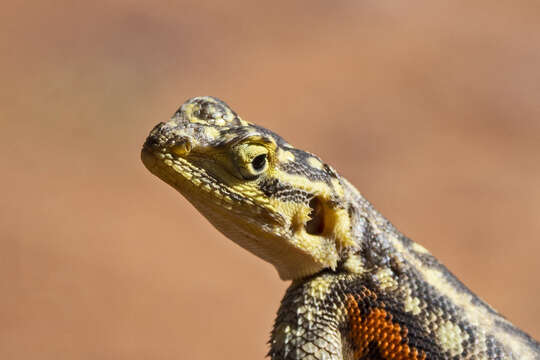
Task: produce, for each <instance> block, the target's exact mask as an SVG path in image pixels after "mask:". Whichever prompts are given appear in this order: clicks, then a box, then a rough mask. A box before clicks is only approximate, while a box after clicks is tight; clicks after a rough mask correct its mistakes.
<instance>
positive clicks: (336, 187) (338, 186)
mask: <svg viewBox="0 0 540 360" xmlns="http://www.w3.org/2000/svg"><path fill="white" fill-rule="evenodd" d="M331 182H332V187H333V188H334V191H335V192H336V195H337V196H339V197H340V198H343V197H345V192H344V191H343V186H341V183H340V182H339V180H338V179H335V178H333V179H332V180H331Z"/></svg>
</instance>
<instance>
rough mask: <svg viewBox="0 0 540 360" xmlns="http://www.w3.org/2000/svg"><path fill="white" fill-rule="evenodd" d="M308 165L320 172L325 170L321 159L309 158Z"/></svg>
mask: <svg viewBox="0 0 540 360" xmlns="http://www.w3.org/2000/svg"><path fill="white" fill-rule="evenodd" d="M307 163H308V164H309V166H311V167H313V168H315V169H319V170H322V169H323V163H322V162H320V161H319V159H316V158H314V157H309V158H308V159H307Z"/></svg>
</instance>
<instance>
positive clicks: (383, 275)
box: [375, 268, 398, 290]
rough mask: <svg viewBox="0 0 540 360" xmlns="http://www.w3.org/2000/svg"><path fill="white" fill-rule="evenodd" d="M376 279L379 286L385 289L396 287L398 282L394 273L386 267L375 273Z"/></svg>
mask: <svg viewBox="0 0 540 360" xmlns="http://www.w3.org/2000/svg"><path fill="white" fill-rule="evenodd" d="M375 277H376V278H377V281H378V282H379V288H380V289H381V290H385V289H388V288H389V289H391V290H392V289H397V287H398V283H397V281H396V279H395V276H394V273H393V272H392V270H390V269H388V268H382V269H380V270H379V271H377V273H376V274H375Z"/></svg>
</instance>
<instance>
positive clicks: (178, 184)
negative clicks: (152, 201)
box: [141, 143, 283, 224]
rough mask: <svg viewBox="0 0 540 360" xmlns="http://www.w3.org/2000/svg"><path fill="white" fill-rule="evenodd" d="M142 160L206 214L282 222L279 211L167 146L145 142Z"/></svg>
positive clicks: (148, 167)
mask: <svg viewBox="0 0 540 360" xmlns="http://www.w3.org/2000/svg"><path fill="white" fill-rule="evenodd" d="M175 152H178V151H175ZM141 160H142V162H143V164H144V165H145V167H146V168H147V169H148V170H149V171H150V172H151V173H152V174H154V175H155V176H157V177H158V178H160V179H161V180H163V181H165V182H166V183H167V184H169V185H171V186H172V187H173V188H175V189H176V190H177V191H179V192H180V193H181V194H182V195H183V196H184V197H185V198H186V199H187V200H188V201H189V202H191V203H192V204H193V205H194V206H195V207H196V208H197V209H199V210H200V211H201V212H202V213H203V215H206V214H207V213H208V212H216V211H218V212H221V215H220V216H221V217H223V218H228V219H229V220H236V219H232V217H241V218H243V219H244V220H245V221H247V222H252V221H254V220H253V219H254V218H260V217H263V218H264V221H266V222H267V223H269V224H272V223H273V224H277V223H282V222H283V219H281V218H280V217H278V216H277V215H278V214H273V213H272V212H271V211H270V209H267V208H266V207H264V206H262V205H260V204H257V203H256V202H255V201H253V200H252V199H250V198H247V197H245V196H242V194H239V193H238V192H237V191H235V190H234V189H232V188H230V187H228V186H227V185H226V184H225V183H223V182H222V181H220V180H219V179H218V177H217V176H215V175H214V174H211V173H209V172H208V171H207V170H205V169H204V168H203V167H201V166H197V165H196V163H195V162H192V161H189V160H187V159H185V158H184V157H183V156H179V155H177V154H175V153H172V152H168V151H167V150H166V149H161V150H157V149H155V148H154V149H153V148H152V147H151V146H147V143H145V145H144V146H143V149H142V151H141ZM209 208H211V211H210V209H209ZM223 210H225V211H227V212H224V211H223Z"/></svg>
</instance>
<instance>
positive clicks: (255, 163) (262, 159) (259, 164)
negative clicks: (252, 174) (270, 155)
mask: <svg viewBox="0 0 540 360" xmlns="http://www.w3.org/2000/svg"><path fill="white" fill-rule="evenodd" d="M251 167H253V169H254V170H255V171H262V170H264V168H265V167H266V154H261V155H257V156H255V157H254V158H253V160H251Z"/></svg>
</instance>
